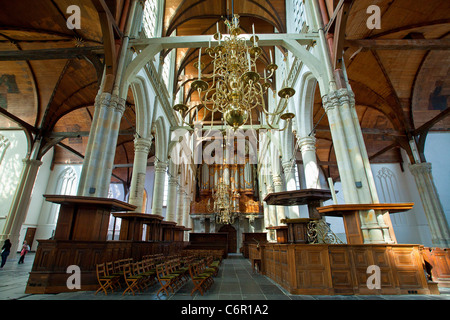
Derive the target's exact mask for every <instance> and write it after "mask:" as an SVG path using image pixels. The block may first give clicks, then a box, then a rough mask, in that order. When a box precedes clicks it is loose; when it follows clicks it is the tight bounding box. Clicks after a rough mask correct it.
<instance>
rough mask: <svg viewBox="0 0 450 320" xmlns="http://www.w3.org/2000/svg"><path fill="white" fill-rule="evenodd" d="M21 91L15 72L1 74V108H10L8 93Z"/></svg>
mask: <svg viewBox="0 0 450 320" xmlns="http://www.w3.org/2000/svg"><path fill="white" fill-rule="evenodd" d="M18 93H20V91H19V87H18V86H17V82H16V76H15V75H13V74H2V75H0V108H3V109H8V94H18Z"/></svg>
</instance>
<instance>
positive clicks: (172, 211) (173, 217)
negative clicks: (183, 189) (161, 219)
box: [166, 176, 178, 222]
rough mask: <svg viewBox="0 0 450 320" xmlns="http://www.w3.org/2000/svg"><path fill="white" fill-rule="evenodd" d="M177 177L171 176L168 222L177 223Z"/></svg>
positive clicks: (167, 210)
mask: <svg viewBox="0 0 450 320" xmlns="http://www.w3.org/2000/svg"><path fill="white" fill-rule="evenodd" d="M177 181H178V179H177V177H173V176H169V188H168V192H169V194H168V195H167V208H166V220H167V221H174V222H176V221H177V204H178V202H177V200H178V199H177V186H178V183H177Z"/></svg>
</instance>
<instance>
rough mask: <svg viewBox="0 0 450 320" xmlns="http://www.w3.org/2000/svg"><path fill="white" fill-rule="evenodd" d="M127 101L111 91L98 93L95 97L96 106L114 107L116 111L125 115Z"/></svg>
mask: <svg viewBox="0 0 450 320" xmlns="http://www.w3.org/2000/svg"><path fill="white" fill-rule="evenodd" d="M125 103H126V100H125V99H123V98H120V97H119V96H117V95H115V94H114V95H112V94H111V93H109V92H102V93H99V94H97V96H96V97H95V106H96V107H108V108H113V109H114V111H118V112H119V113H120V114H121V115H123V113H124V111H125Z"/></svg>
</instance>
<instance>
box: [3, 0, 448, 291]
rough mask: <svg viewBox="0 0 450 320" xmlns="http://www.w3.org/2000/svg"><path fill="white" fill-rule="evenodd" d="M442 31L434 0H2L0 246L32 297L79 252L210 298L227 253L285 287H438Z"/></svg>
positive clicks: (103, 265)
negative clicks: (21, 264)
mask: <svg viewBox="0 0 450 320" xmlns="http://www.w3.org/2000/svg"><path fill="white" fill-rule="evenodd" d="M449 34H450V2H449V1H446V0H430V1H408V0H376V1H375V0H358V1H355V0H287V1H285V0H271V1H268V0H218V1H215V0H183V1H182V0H42V1H34V0H20V1H3V2H1V3H0V241H1V243H2V245H3V244H4V243H5V241H6V240H9V241H10V242H11V249H10V253H9V251H8V253H9V256H8V255H7V254H5V256H4V254H3V253H2V259H4V260H5V261H6V266H8V264H13V263H15V262H14V261H17V259H19V256H20V255H21V254H22V249H23V247H24V243H25V241H26V244H28V246H29V248H28V251H30V252H31V253H30V255H31V256H29V257H28V259H34V260H33V261H31V264H30V270H29V275H27V279H26V287H25V288H24V293H26V294H29V295H33V296H39V295H42V294H59V293H64V292H73V291H74V289H73V287H71V286H70V285H68V280H67V279H68V277H69V276H70V274H69V273H68V268H69V267H71V266H76V267H77V268H78V269H77V270H79V273H80V279H79V281H78V282H79V283H80V286H78V287H77V288H76V289H75V291H76V290H79V291H83V292H90V293H89V294H90V296H89V297H92V298H94V297H96V296H101V295H105V297H106V296H108V297H109V296H110V295H111V294H112V292H114V291H116V292H119V294H120V295H122V294H123V295H124V296H129V297H131V298H133V297H135V296H136V295H138V294H139V292H145V290H149V289H148V288H156V290H158V294H157V296H158V297H159V296H166V298H167V297H169V296H171V295H173V294H175V293H174V291H177V290H176V288H181V287H183V286H184V285H187V283H189V286H190V287H189V288H190V289H189V290H188V293H189V294H191V296H192V295H193V293H194V292H195V294H196V297H198V298H199V299H202V298H203V297H205V298H206V297H207V296H208V291H209V292H211V291H210V290H211V289H213V288H214V285H215V284H214V279H215V277H216V282H217V277H218V275H219V277H220V276H221V275H223V274H224V273H226V272H225V271H223V270H222V271H220V269H221V268H224V267H225V265H226V263H229V261H230V260H233V259H244V260H242V261H245V263H246V265H248V267H249V268H250V269H249V270H252V274H257V275H258V276H261V277H262V276H264V277H265V278H267V279H270V281H273V283H275V284H276V285H278V286H279V287H280V288H282V290H285V291H286V292H288V293H289V294H291V295H293V296H294V295H298V296H302V295H311V296H314V295H321V296H336V295H339V296H359V295H361V296H363V295H420V296H426V295H429V296H433V295H441V296H445V294H444V293H445V292H446V293H447V295H448V294H450V292H449V291H448V290H449V289H448V288H450V251H449V247H450V227H449V221H450V182H449V177H450V167H449V166H448V161H449V160H450V133H449V130H450V117H448V115H449V108H448V101H449V97H450V80H449V79H450V78H449V74H450V55H449V54H448V52H449V51H448V50H449V49H450V38H449ZM3 249H4V248H2V250H3ZM5 251H6V250H4V251H3V252H5ZM31 257H33V258H31ZM7 259H8V260H7ZM14 259H16V260H14ZM25 260H27V258H25ZM227 261H228V262H227ZM2 267H3V263H2ZM218 272H219V273H218ZM75 274H76V272H75ZM117 274H118V275H117ZM174 274H176V276H175V275H174ZM206 274H207V275H206ZM199 275H203V276H199ZM0 277H1V274H0ZM169 279H170V280H169ZM74 281H75V280H74ZM75 282H77V281H75ZM222 287H223V284H222ZM174 288H175V289H174ZM191 289H192V290H191ZM96 290H97V292H96V293H95V294H94V292H95V291H96ZM181 290H182V289H181ZM445 290H447V291H445ZM447 297H450V295H448V296H447ZM217 298H218V299H219V298H220V295H217ZM447 299H448V298H447Z"/></svg>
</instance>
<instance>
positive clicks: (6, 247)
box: [0, 239, 11, 268]
mask: <svg viewBox="0 0 450 320" xmlns="http://www.w3.org/2000/svg"><path fill="white" fill-rule="evenodd" d="M2 250H3V251H2V264H1V265H0V268H3V266H4V265H5V263H6V259H7V258H8V256H9V252H10V251H11V241H10V240H9V239H6V240H5V243H4V244H3V247H2Z"/></svg>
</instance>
